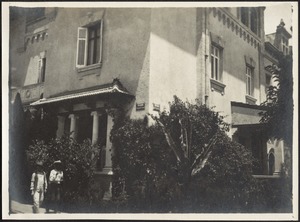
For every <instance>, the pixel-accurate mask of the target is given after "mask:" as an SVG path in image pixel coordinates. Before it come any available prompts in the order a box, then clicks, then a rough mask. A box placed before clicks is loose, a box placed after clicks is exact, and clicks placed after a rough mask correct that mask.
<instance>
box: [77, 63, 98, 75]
mask: <svg viewBox="0 0 300 222" xmlns="http://www.w3.org/2000/svg"><path fill="white" fill-rule="evenodd" d="M101 65H102V63H101V62H100V63H96V64H92V65H89V66H85V67H81V68H76V69H77V72H78V73H80V72H85V71H89V70H93V69H97V68H101ZM87 75H88V74H87Z"/></svg>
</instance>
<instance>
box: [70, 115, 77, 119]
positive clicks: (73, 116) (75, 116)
mask: <svg viewBox="0 0 300 222" xmlns="http://www.w3.org/2000/svg"><path fill="white" fill-rule="evenodd" d="M68 118H70V119H73V118H76V119H78V116H77V115H76V114H70V115H69V116H68Z"/></svg>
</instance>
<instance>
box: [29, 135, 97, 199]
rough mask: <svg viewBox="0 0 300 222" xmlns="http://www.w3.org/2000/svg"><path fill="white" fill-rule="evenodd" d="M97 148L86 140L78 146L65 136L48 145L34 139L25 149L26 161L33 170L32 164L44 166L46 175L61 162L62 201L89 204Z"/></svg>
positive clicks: (91, 196)
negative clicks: (62, 174) (56, 162)
mask: <svg viewBox="0 0 300 222" xmlns="http://www.w3.org/2000/svg"><path fill="white" fill-rule="evenodd" d="M98 151H99V148H98V146H96V145H92V144H91V142H90V141H89V140H85V141H84V142H83V143H81V144H79V143H77V142H76V141H74V140H73V139H72V138H70V137H69V136H68V135H65V136H63V137H62V138H59V139H52V140H50V141H49V142H48V143H45V142H44V141H43V140H35V141H34V142H33V145H30V146H29V148H28V150H27V159H28V162H29V165H30V167H31V169H32V170H33V169H34V168H33V167H34V164H35V162H36V161H42V162H43V163H44V168H45V171H46V172H47V173H48V174H49V171H50V170H51V166H52V164H53V162H54V161H55V160H61V161H62V165H63V170H64V183H63V189H64V192H63V194H64V195H63V199H64V201H65V202H70V203H76V202H79V203H90V202H91V201H92V200H93V193H92V192H91V189H92V188H91V185H92V184H93V180H94V170H95V167H96V160H97V158H98Z"/></svg>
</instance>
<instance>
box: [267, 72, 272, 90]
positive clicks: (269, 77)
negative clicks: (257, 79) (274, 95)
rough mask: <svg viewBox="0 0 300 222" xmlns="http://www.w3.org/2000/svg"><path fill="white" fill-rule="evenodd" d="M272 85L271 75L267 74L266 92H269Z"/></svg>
mask: <svg viewBox="0 0 300 222" xmlns="http://www.w3.org/2000/svg"><path fill="white" fill-rule="evenodd" d="M270 86H271V75H269V74H266V93H268V89H269V87H270Z"/></svg>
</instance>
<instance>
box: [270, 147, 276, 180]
mask: <svg viewBox="0 0 300 222" xmlns="http://www.w3.org/2000/svg"><path fill="white" fill-rule="evenodd" d="M272 150H273V149H271V151H270V153H269V175H273V173H274V171H275V156H274V152H273V151H272Z"/></svg>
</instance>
